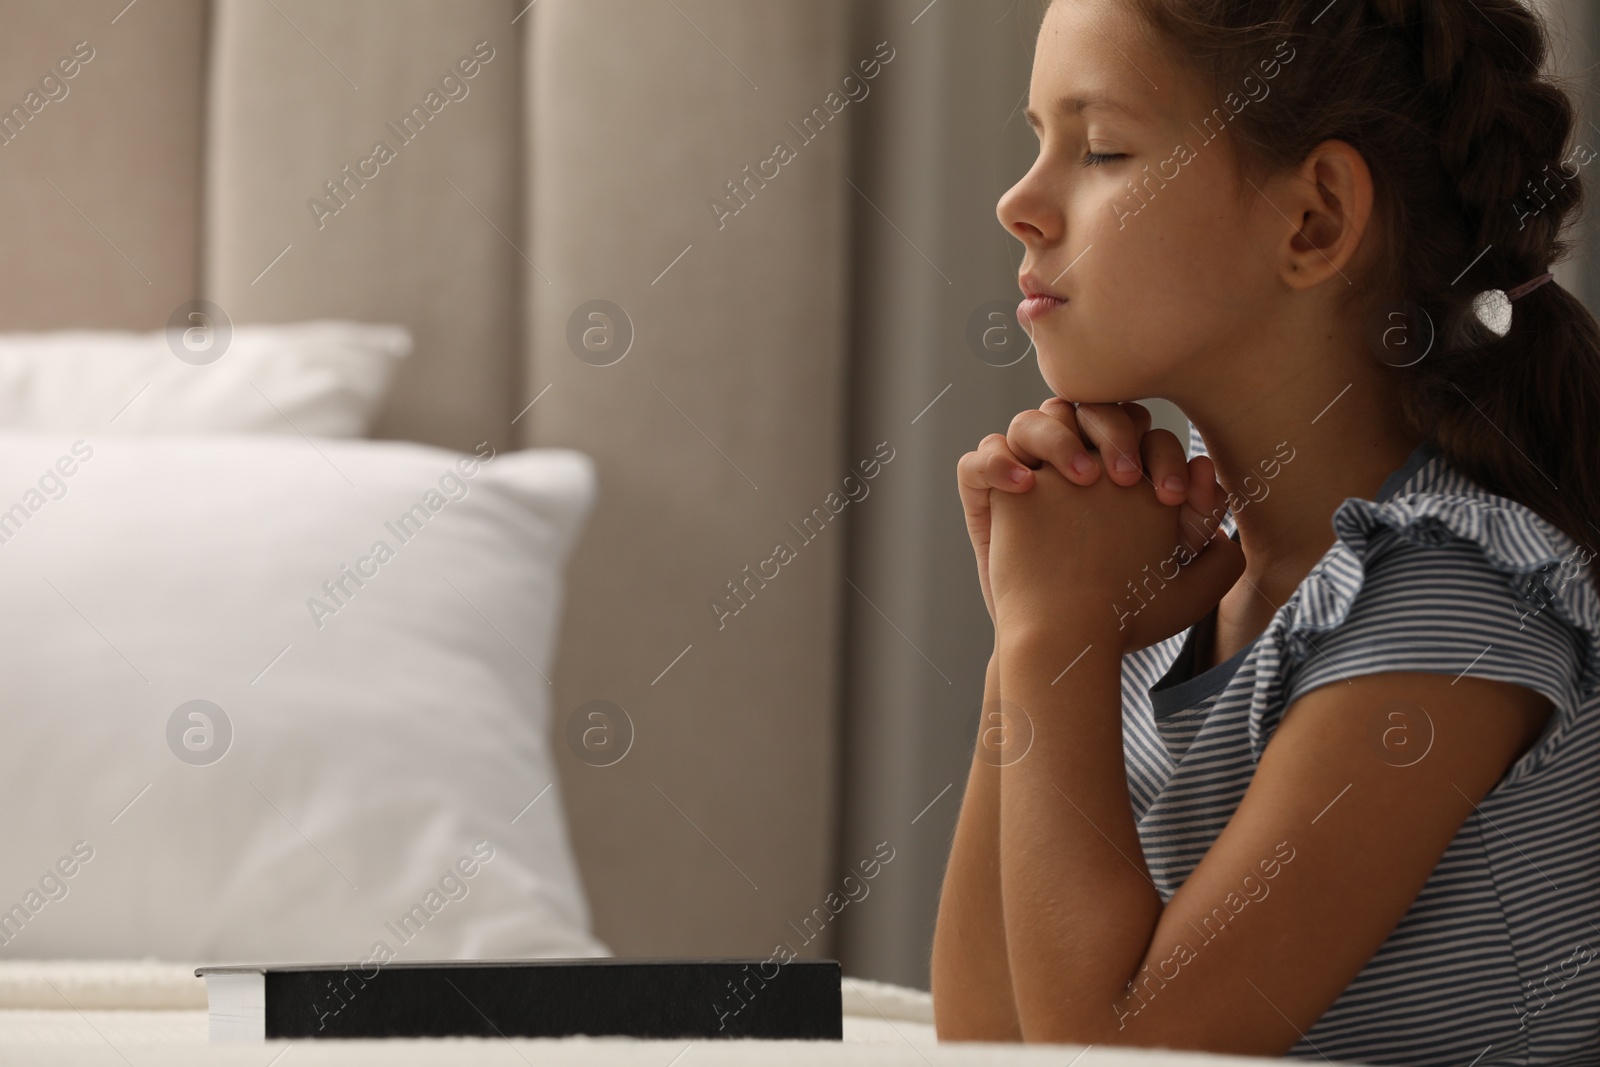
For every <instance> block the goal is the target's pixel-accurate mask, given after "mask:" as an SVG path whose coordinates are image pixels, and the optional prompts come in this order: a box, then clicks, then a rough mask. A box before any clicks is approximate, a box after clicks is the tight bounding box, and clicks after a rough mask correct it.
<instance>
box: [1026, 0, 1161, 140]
mask: <svg viewBox="0 0 1600 1067" xmlns="http://www.w3.org/2000/svg"><path fill="white" fill-rule="evenodd" d="M1176 81H1177V78H1176V73H1175V72H1174V71H1172V70H1171V69H1169V66H1168V64H1167V63H1166V62H1165V60H1164V57H1163V56H1162V55H1161V54H1160V53H1159V51H1157V50H1156V49H1154V48H1153V47H1152V45H1151V42H1150V39H1149V36H1148V32H1147V31H1146V30H1145V28H1144V26H1143V24H1142V23H1141V22H1140V21H1139V20H1138V16H1137V15H1135V14H1133V13H1132V12H1131V11H1129V10H1128V8H1127V6H1126V5H1125V4H1123V3H1119V2H1118V0H1054V2H1053V3H1051V5H1050V7H1049V8H1048V9H1047V10H1046V12H1045V17H1044V22H1043V24H1042V25H1041V26H1040V29H1039V39H1038V43H1037V45H1036V46H1035V49H1034V59H1033V75H1032V78H1031V80H1030V83H1029V97H1030V98H1031V105H1030V106H1029V107H1028V108H1027V109H1026V111H1025V112H1024V113H1025V114H1026V115H1027V117H1028V121H1029V122H1030V124H1033V125H1037V124H1038V121H1037V120H1039V119H1041V118H1043V117H1044V116H1045V115H1053V116H1056V117H1060V118H1067V119H1071V118H1074V117H1077V116H1083V117H1088V116H1089V115H1092V114H1096V113H1099V114H1104V115H1107V116H1111V117H1117V118H1122V119H1127V120H1132V121H1137V122H1145V123H1148V124H1155V123H1157V122H1159V121H1160V120H1162V119H1164V118H1165V117H1167V115H1168V112H1169V111H1170V109H1171V102H1172V101H1173V100H1174V99H1175V98H1176V97H1177V88H1178V87H1177V84H1176Z"/></svg>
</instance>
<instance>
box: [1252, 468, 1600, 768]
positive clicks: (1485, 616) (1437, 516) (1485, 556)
mask: <svg viewBox="0 0 1600 1067" xmlns="http://www.w3.org/2000/svg"><path fill="white" fill-rule="evenodd" d="M1333 528H1334V533H1335V535H1336V541H1335V543H1334V545H1333V547H1332V548H1331V549H1330V550H1329V551H1328V552H1327V553H1326V554H1325V555H1324V556H1323V558H1322V559H1321V560H1320V561H1319V562H1318V564H1317V565H1316V566H1315V567H1314V568H1313V569H1312V571H1311V573H1310V574H1309V575H1307V577H1306V579H1305V580H1304V581H1303V582H1302V583H1301V585H1300V587H1299V588H1298V589H1296V591H1295V593H1294V595H1293V596H1292V597H1290V599H1289V601H1288V602H1287V603H1286V604H1285V605H1284V606H1283V607H1282V608H1281V609H1280V610H1279V611H1278V613H1277V614H1276V615H1275V616H1274V617H1273V619H1272V622H1271V623H1270V624H1269V626H1268V628H1267V630H1266V631H1265V633H1264V634H1263V637H1262V640H1263V642H1264V646H1265V647H1264V648H1263V650H1262V652H1263V654H1264V655H1265V656H1266V657H1267V658H1266V659H1265V660H1263V662H1262V664H1261V666H1262V668H1263V669H1261V670H1259V671H1258V673H1257V676H1256V686H1257V689H1256V693H1255V699H1254V701H1253V703H1252V707H1251V712H1250V721H1249V735H1250V749H1251V754H1252V756H1253V757H1254V759H1256V760H1257V761H1259V760H1260V759H1261V755H1262V753H1263V751H1264V750H1265V748H1266V745H1267V742H1268V741H1269V740H1271V737H1272V734H1273V732H1274V731H1275V730H1276V728H1277V724H1278V722H1279V721H1280V720H1281V718H1282V715H1283V713H1284V712H1285V710H1286V709H1288V708H1290V707H1292V706H1293V704H1294V701H1295V700H1297V699H1298V698H1299V697H1300V696H1302V695H1304V694H1305V693H1308V692H1310V691H1311V690H1313V689H1316V688H1318V687H1319V686H1323V685H1328V684H1331V683H1335V682H1341V681H1344V680H1346V679H1348V678H1352V677H1355V676H1357V675H1362V674H1375V673H1379V672H1383V671H1422V672H1427V673H1433V674H1447V675H1451V676H1452V677H1460V676H1463V675H1472V676H1474V677H1483V678H1494V679H1498V680H1501V681H1506V682H1511V683H1513V684H1516V685H1522V686H1526V687H1528V688H1531V689H1534V690H1536V691H1538V692H1540V693H1542V694H1544V695H1545V696H1547V697H1549V698H1550V701H1551V703H1552V705H1553V711H1552V714H1551V716H1550V720H1549V722H1548V723H1547V725H1546V727H1545V730H1544V733H1543V734H1542V735H1541V736H1540V737H1539V738H1538V740H1537V741H1536V742H1535V743H1534V745H1533V747H1532V748H1530V749H1529V750H1528V751H1527V752H1525V753H1524V754H1523V755H1522V756H1521V757H1520V758H1519V759H1518V760H1517V762H1516V763H1514V764H1513V765H1512V767H1511V768H1510V769H1509V770H1508V771H1507V773H1506V775H1505V776H1504V777H1503V778H1502V779H1501V782H1500V783H1499V785H1497V787H1496V788H1497V789H1498V790H1505V789H1510V788H1512V787H1513V786H1515V785H1516V784H1517V783H1519V782H1521V781H1523V780H1524V779H1527V778H1529V777H1531V776H1534V775H1537V774H1538V773H1539V772H1540V771H1541V770H1542V769H1543V768H1544V767H1545V766H1547V765H1548V764H1549V763H1551V761H1553V760H1555V759H1556V758H1557V757H1558V756H1559V754H1560V753H1561V751H1562V749H1563V747H1564V746H1565V744H1566V742H1567V740H1568V738H1569V736H1571V735H1572V734H1573V733H1574V730H1575V727H1576V726H1577V724H1578V722H1579V719H1580V717H1581V716H1584V715H1587V714H1591V713H1595V712H1596V711H1600V708H1597V707H1596V706H1595V705H1594V704H1593V698H1594V697H1595V694H1596V692H1597V689H1600V597H1597V596H1596V594H1595V590H1594V586H1593V584H1592V582H1591V579H1590V577H1589V574H1588V567H1587V563H1588V561H1589V559H1590V558H1592V556H1593V553H1592V552H1591V551H1588V550H1585V549H1582V548H1581V547H1580V546H1578V545H1577V544H1576V543H1575V542H1573V541H1572V539H1571V538H1570V537H1568V536H1567V535H1566V534H1564V533H1563V532H1562V531H1560V530H1559V529H1557V528H1556V527H1555V526H1554V525H1552V524H1551V523H1549V522H1548V521H1546V520H1545V519H1543V518H1542V517H1541V516H1539V515H1538V514H1537V513H1535V512H1534V511H1532V510H1531V509H1529V508H1526V507H1524V506H1522V505H1521V504H1518V503H1516V502H1515V501H1512V500H1509V499H1506V498H1504V497H1499V496H1495V495H1492V494H1488V493H1485V494H1484V495H1482V496H1480V497H1474V496H1467V495H1456V494H1445V493H1432V492H1421V493H1412V494H1407V495H1402V496H1397V497H1394V498H1392V499H1390V500H1388V501H1385V502H1383V503H1377V502H1374V501H1371V500H1365V499H1361V498H1355V497H1352V498H1349V499H1346V500H1345V501H1344V502H1343V503H1342V504H1341V505H1340V506H1339V508H1338V510H1337V511H1336V512H1335V513H1334V516H1333Z"/></svg>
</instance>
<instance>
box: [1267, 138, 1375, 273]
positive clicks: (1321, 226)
mask: <svg viewBox="0 0 1600 1067" xmlns="http://www.w3.org/2000/svg"><path fill="white" fill-rule="evenodd" d="M1274 199H1275V200H1276V201H1277V207H1278V209H1279V211H1281V212H1282V214H1283V216H1284V217H1285V218H1287V219H1288V220H1289V224H1290V225H1289V229H1288V232H1287V233H1286V234H1285V235H1284V241H1283V245H1282V248H1281V250H1280V258H1279V270H1278V273H1279V276H1280V277H1281V278H1282V279H1283V281H1284V283H1285V284H1286V285H1288V286H1289V287H1290V288H1293V289H1312V288H1315V287H1316V286H1318V285H1321V284H1322V283H1323V282H1325V281H1327V280H1328V279H1329V278H1334V279H1337V280H1339V281H1341V282H1343V283H1347V284H1352V283H1351V279H1350V278H1349V272H1348V270H1347V268H1348V267H1350V265H1351V262H1352V261H1353V260H1354V259H1355V257H1356V253H1357V252H1358V251H1359V249H1360V247H1361V241H1362V238H1363V237H1364V236H1365V235H1366V232H1367V226H1368V223H1369V222H1370V221H1371V218H1372V203H1373V189H1372V172H1371V171H1370V170H1369V169H1368V168H1367V161H1366V160H1365V159H1363V158H1362V157H1361V153H1360V152H1358V151H1356V150H1355V149H1354V148H1353V147H1351V146H1350V145H1349V144H1348V143H1347V142H1345V141H1335V140H1330V141H1324V142H1322V143H1321V144H1319V145H1317V146H1316V147H1315V148H1313V149H1312V150H1311V152H1310V154H1309V155H1307V156H1306V158H1305V161H1304V162H1302V163H1301V164H1300V166H1298V167H1296V168H1295V171H1294V173H1293V175H1291V176H1290V177H1289V178H1288V179H1287V180H1286V181H1284V182H1282V183H1281V184H1280V185H1279V187H1278V190H1277V195H1276V196H1275V197H1274Z"/></svg>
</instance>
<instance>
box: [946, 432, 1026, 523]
mask: <svg viewBox="0 0 1600 1067" xmlns="http://www.w3.org/2000/svg"><path fill="white" fill-rule="evenodd" d="M956 480H957V482H958V483H959V484H960V486H961V501H962V505H963V506H964V507H966V509H967V511H968V514H979V513H982V512H983V511H985V510H987V508H988V506H989V490H991V489H1000V490H1003V491H1005V492H1011V493H1019V492H1026V491H1027V490H1029V489H1031V488H1032V487H1033V471H1031V470H1029V469H1028V468H1027V467H1026V466H1025V465H1024V464H1023V463H1021V462H1020V461H1019V460H1018V458H1017V457H1016V456H1015V455H1014V454H1013V453H1012V452H1011V450H1010V449H1009V448H1008V447H1007V446H1006V439H1005V435H1003V434H998V433H992V434H990V435H989V436H987V437H985V438H984V439H983V440H982V441H980V442H978V447H977V449H976V450H974V451H972V452H968V453H967V454H966V455H964V456H962V457H961V460H960V462H959V463H958V464H957V465H956Z"/></svg>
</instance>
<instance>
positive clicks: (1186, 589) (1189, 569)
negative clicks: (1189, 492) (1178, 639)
mask: <svg viewBox="0 0 1600 1067" xmlns="http://www.w3.org/2000/svg"><path fill="white" fill-rule="evenodd" d="M1185 510H1188V509H1187V506H1185ZM1191 551H1192V549H1191ZM1244 567H1245V558H1244V549H1243V548H1242V547H1241V546H1240V545H1239V544H1237V543H1236V542H1235V541H1234V540H1233V539H1232V538H1230V537H1229V536H1228V535H1227V534H1225V533H1223V532H1222V529H1221V528H1220V527H1218V529H1217V531H1216V533H1215V534H1214V535H1213V536H1212V538H1211V540H1210V541H1209V542H1207V543H1206V544H1205V545H1204V546H1203V547H1202V548H1201V549H1200V553H1199V555H1197V556H1195V558H1193V559H1191V560H1190V561H1189V562H1188V563H1185V564H1183V565H1182V566H1181V567H1180V568H1179V569H1178V576H1177V577H1176V578H1174V579H1172V580H1171V581H1170V582H1168V589H1169V591H1170V595H1171V596H1172V597H1173V604H1174V609H1173V610H1174V612H1175V613H1176V614H1178V615H1181V616H1182V617H1183V618H1185V619H1187V620H1188V623H1189V625H1191V626H1192V625H1194V624H1195V623H1197V622H1199V621H1200V620H1201V619H1203V618H1205V616H1206V613H1207V612H1209V611H1210V610H1211V609H1212V608H1213V607H1215V606H1216V605H1217V604H1218V603H1219V602H1220V601H1221V600H1222V596H1223V594H1224V593H1226V592H1227V591H1228V590H1229V589H1232V588H1233V586H1234V584H1235V583H1237V582H1238V581H1239V577H1240V576H1241V575H1243V574H1244Z"/></svg>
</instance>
